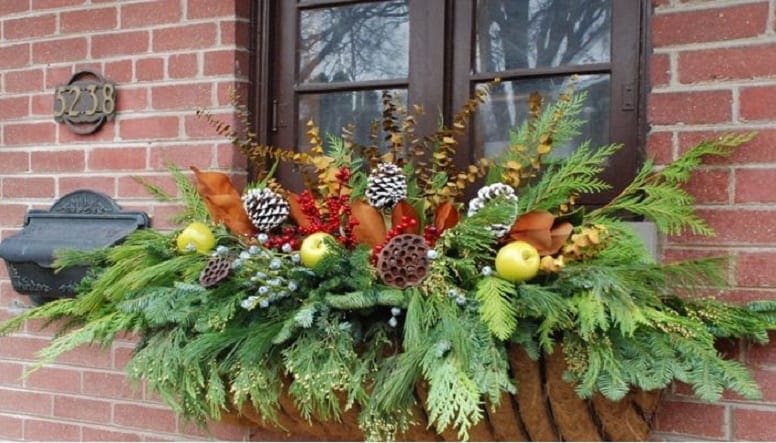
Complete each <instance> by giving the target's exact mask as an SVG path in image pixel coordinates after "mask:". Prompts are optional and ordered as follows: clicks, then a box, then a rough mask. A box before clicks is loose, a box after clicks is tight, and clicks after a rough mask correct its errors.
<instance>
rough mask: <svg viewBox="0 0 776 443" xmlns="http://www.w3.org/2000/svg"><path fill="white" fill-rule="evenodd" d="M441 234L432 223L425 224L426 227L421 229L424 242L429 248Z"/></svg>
mask: <svg viewBox="0 0 776 443" xmlns="http://www.w3.org/2000/svg"><path fill="white" fill-rule="evenodd" d="M441 235H442V233H441V232H439V229H437V227H436V226H434V225H426V228H425V229H424V230H423V238H425V239H426V244H427V245H428V247H429V248H433V247H434V245H435V244H436V242H437V240H439V237H440V236H441Z"/></svg>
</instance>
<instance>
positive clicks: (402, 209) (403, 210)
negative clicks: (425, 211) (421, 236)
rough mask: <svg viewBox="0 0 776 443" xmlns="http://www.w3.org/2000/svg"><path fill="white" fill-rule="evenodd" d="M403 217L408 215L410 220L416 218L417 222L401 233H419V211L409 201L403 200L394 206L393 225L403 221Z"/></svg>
mask: <svg viewBox="0 0 776 443" xmlns="http://www.w3.org/2000/svg"><path fill="white" fill-rule="evenodd" d="M403 217H407V218H408V219H410V220H415V222H416V223H415V224H414V225H412V226H408V227H407V228H405V229H404V230H403V231H402V232H401V233H402V234H417V233H419V232H420V220H419V219H418V213H417V211H415V208H413V207H412V205H411V204H409V203H408V202H407V200H402V201H400V202H399V203H397V204H396V206H394V207H393V212H392V213H391V226H396V225H398V224H399V223H401V220H402V218H403Z"/></svg>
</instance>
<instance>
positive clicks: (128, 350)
mask: <svg viewBox="0 0 776 443" xmlns="http://www.w3.org/2000/svg"><path fill="white" fill-rule="evenodd" d="M134 355H135V347H134V346H131V347H129V346H117V345H116V344H115V343H114V345H113V369H124V368H125V367H126V366H127V363H129V361H130V360H132V357H133V356H134Z"/></svg>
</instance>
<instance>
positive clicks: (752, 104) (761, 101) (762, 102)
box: [741, 86, 776, 121]
mask: <svg viewBox="0 0 776 443" xmlns="http://www.w3.org/2000/svg"><path fill="white" fill-rule="evenodd" d="M741 119H742V120H748V121H752V120H776V86H763V87H755V88H742V89H741Z"/></svg>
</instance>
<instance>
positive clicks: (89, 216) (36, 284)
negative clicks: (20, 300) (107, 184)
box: [0, 190, 150, 304]
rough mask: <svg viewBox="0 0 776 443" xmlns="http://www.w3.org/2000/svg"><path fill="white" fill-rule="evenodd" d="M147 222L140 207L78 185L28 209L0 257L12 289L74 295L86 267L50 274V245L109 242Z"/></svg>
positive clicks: (42, 296)
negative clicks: (49, 203)
mask: <svg viewBox="0 0 776 443" xmlns="http://www.w3.org/2000/svg"><path fill="white" fill-rule="evenodd" d="M149 224H150V222H149V219H148V215H147V214H146V213H145V212H132V211H122V210H121V207H119V206H118V205H117V204H116V202H114V201H113V199H111V198H110V197H108V196H107V195H105V194H101V193H99V192H94V191H90V190H78V191H74V192H71V193H70V194H67V195H65V196H64V197H62V198H60V199H59V200H57V201H56V203H54V205H53V206H52V207H51V209H49V210H40V209H32V210H30V211H29V212H28V213H27V214H26V215H25V216H24V228H23V229H22V231H21V232H20V233H18V234H16V235H13V236H11V237H8V238H7V239H5V240H3V241H2V242H1V243H0V258H3V259H4V260H5V264H6V266H7V267H8V274H9V275H10V277H11V284H12V285H13V288H14V290H16V292H19V293H20V294H27V295H29V296H30V298H32V300H33V301H35V302H36V303H39V304H40V303H45V302H46V301H49V300H52V299H55V298H61V297H73V296H74V295H75V289H76V286H77V285H78V283H79V282H80V281H81V279H83V277H84V276H85V275H86V272H87V271H88V269H87V268H86V267H72V268H67V269H64V270H62V271H61V272H58V273H56V274H55V273H54V269H53V268H52V263H53V261H54V251H55V250H57V249H75V250H81V251H88V250H92V249H97V248H103V247H108V246H111V245H114V244H116V243H118V242H120V241H121V240H122V239H124V238H125V237H126V236H127V235H129V234H130V233H131V232H132V231H134V230H136V229H139V228H144V227H147V226H149Z"/></svg>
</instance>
